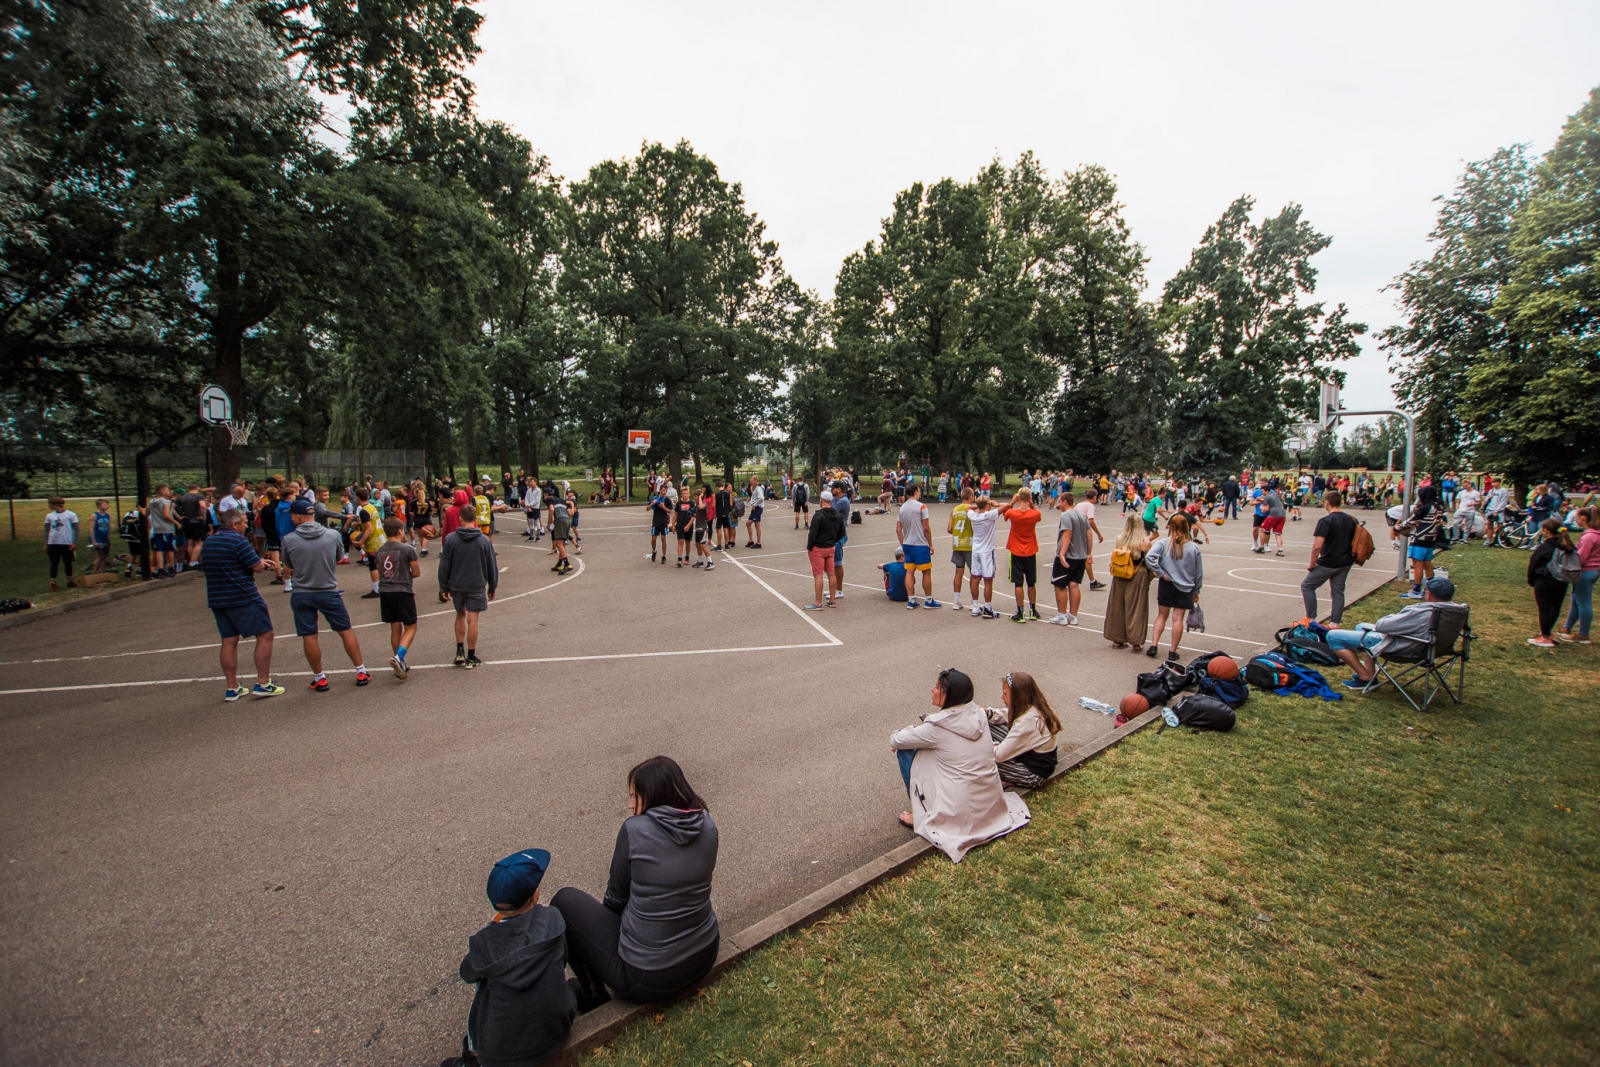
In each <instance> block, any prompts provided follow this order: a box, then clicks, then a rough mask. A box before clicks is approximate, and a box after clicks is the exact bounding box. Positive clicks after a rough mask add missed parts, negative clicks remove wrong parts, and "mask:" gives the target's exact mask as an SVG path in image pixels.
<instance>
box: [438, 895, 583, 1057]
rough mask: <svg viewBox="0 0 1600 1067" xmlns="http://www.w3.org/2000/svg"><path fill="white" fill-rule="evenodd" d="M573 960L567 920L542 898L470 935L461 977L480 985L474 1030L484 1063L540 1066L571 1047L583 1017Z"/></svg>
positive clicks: (471, 1019) (470, 1031) (471, 1018)
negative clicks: (571, 1034) (571, 980)
mask: <svg viewBox="0 0 1600 1067" xmlns="http://www.w3.org/2000/svg"><path fill="white" fill-rule="evenodd" d="M566 966H567V922H566V920H565V919H563V918H562V917H561V913H560V912H559V911H556V910H555V909H554V908H547V907H545V906H544V905H543V904H535V905H534V906H533V907H532V908H529V909H528V910H527V911H525V912H523V913H522V914H521V915H518V916H516V917H514V918H510V919H502V920H500V921H499V922H492V923H490V924H489V925H487V926H485V927H484V928H483V929H482V930H479V931H478V932H477V933H475V934H473V935H472V937H471V938H469V939H468V941H467V956H466V958H465V959H463V960H462V961H461V980H462V981H463V982H475V983H476V984H477V986H478V991H477V993H476V994H475V995H474V996H473V998H472V1011H471V1013H470V1014H469V1015H468V1016H467V1035H468V1036H469V1037H471V1038H472V1047H473V1048H474V1049H476V1050H477V1053H478V1060H479V1062H480V1063H482V1064H483V1067H533V1065H534V1064H537V1063H542V1062H544V1061H545V1060H547V1059H549V1058H550V1057H551V1056H553V1055H555V1054H556V1053H557V1052H560V1051H561V1049H562V1048H563V1047H565V1046H566V1043H567V1031H568V1030H571V1029H572V1020H574V1019H576V1018H577V1017H578V1002H577V998H576V997H575V996H574V995H573V992H572V989H571V987H569V986H568V985H567V981H566V975H565V968H566Z"/></svg>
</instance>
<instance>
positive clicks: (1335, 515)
mask: <svg viewBox="0 0 1600 1067" xmlns="http://www.w3.org/2000/svg"><path fill="white" fill-rule="evenodd" d="M1343 504H1344V494H1342V493H1340V492H1339V491H1338V490H1337V489H1330V490H1328V491H1327V492H1326V493H1324V494H1323V496H1322V506H1323V507H1324V508H1326V509H1327V511H1328V513H1327V514H1326V515H1324V516H1323V517H1322V518H1320V519H1318V520H1317V525H1316V527H1315V528H1314V529H1313V530H1312V531H1311V562H1310V563H1308V564H1307V565H1306V572H1307V573H1306V576H1305V578H1304V580H1302V581H1301V582H1300V595H1301V597H1303V598H1304V599H1305V603H1306V615H1308V616H1309V617H1311V618H1313V619H1315V618H1316V617H1317V590H1318V589H1320V588H1322V586H1323V585H1327V586H1328V589H1329V594H1328V595H1329V596H1330V597H1331V598H1332V599H1333V613H1332V614H1331V615H1329V616H1328V621H1330V622H1332V623H1333V624H1334V625H1335V626H1337V625H1339V621H1340V620H1341V619H1343V618H1344V583H1345V579H1346V578H1348V577H1349V575H1350V568H1351V567H1353V566H1355V562H1356V557H1355V552H1354V551H1353V550H1352V548H1351V545H1352V543H1353V541H1354V539H1355V536H1356V520H1355V519H1354V518H1352V517H1351V516H1349V515H1347V514H1345V513H1344V511H1342V510H1341V507H1342V505H1343Z"/></svg>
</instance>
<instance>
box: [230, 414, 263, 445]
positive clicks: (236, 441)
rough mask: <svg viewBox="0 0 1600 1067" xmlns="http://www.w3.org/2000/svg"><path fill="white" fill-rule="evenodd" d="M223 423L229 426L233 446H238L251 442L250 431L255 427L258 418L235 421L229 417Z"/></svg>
mask: <svg viewBox="0 0 1600 1067" xmlns="http://www.w3.org/2000/svg"><path fill="white" fill-rule="evenodd" d="M222 425H224V426H226V427H227V428H228V437H229V438H230V439H231V440H232V442H233V447H234V448H238V447H239V446H240V445H247V444H249V443H250V431H251V430H253V429H255V427H256V420H255V419H250V420H248V421H246V422H234V421H233V420H232V419H229V420H227V421H226V422H224V423H223V424H222Z"/></svg>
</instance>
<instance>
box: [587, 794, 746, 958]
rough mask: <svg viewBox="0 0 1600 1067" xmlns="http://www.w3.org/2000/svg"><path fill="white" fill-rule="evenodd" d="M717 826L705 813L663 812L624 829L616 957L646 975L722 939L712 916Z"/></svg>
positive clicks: (615, 875) (616, 892)
mask: <svg viewBox="0 0 1600 1067" xmlns="http://www.w3.org/2000/svg"><path fill="white" fill-rule="evenodd" d="M716 866H717V824H716V823H715V822H713V821H712V820H711V814H710V813H709V812H707V811H705V810H703V809H698V808H697V809H692V810H689V811H684V810H682V809H679V808H671V807H667V806H666V805H664V804H661V805H657V806H656V807H653V808H651V809H650V810H649V811H647V812H645V813H644V814H643V815H635V816H633V817H632V818H629V819H626V820H624V821H623V823H622V828H621V829H620V830H618V831H617V847H616V851H614V852H613V853H612V855H611V880H610V882H609V883H608V884H607V885H606V898H605V906H606V907H608V908H610V909H611V910H612V911H614V912H618V913H620V914H621V915H622V932H621V936H620V938H619V940H618V945H617V955H619V956H620V957H622V960H623V962H625V963H629V964H632V965H633V966H635V967H637V968H639V969H640V970H642V971H664V970H667V969H668V968H671V967H675V966H677V965H679V964H682V963H685V962H687V961H688V960H689V959H690V958H691V957H692V956H694V955H696V954H697V953H700V952H704V951H705V950H706V947H707V946H709V945H714V944H716V943H717V940H718V938H719V937H720V936H721V934H720V931H719V929H718V927H717V915H716V912H714V911H712V910H711V874H712V871H713V870H715V868H716Z"/></svg>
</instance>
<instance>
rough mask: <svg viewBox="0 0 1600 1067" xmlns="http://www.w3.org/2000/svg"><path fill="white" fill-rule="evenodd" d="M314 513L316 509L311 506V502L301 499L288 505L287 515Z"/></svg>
mask: <svg viewBox="0 0 1600 1067" xmlns="http://www.w3.org/2000/svg"><path fill="white" fill-rule="evenodd" d="M316 513H317V509H316V508H314V507H312V506H311V501H309V500H306V499H305V498H303V497H302V498H301V499H299V500H296V501H295V502H294V503H293V504H290V505H289V514H291V515H315V514H316Z"/></svg>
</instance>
